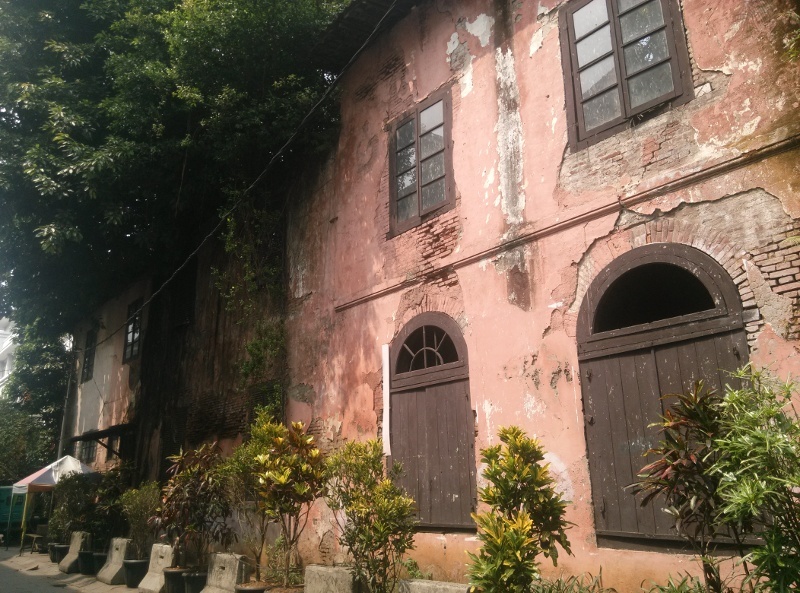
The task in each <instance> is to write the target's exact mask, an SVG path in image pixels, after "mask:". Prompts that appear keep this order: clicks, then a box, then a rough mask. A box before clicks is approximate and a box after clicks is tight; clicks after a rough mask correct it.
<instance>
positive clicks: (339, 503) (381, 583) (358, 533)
mask: <svg viewBox="0 0 800 593" xmlns="http://www.w3.org/2000/svg"><path fill="white" fill-rule="evenodd" d="M400 472H401V468H400V466H399V465H394V466H392V467H391V468H390V469H389V470H388V471H387V470H386V468H385V466H384V458H383V445H382V443H381V441H380V440H370V441H366V442H363V443H358V442H353V441H350V442H348V443H346V444H345V446H344V447H342V449H341V450H339V451H337V452H336V453H334V454H332V455H331V456H330V457H329V458H328V460H327V476H328V479H327V487H326V494H325V500H326V501H327V503H328V506H329V507H330V508H331V510H333V511H335V513H334V516H335V517H336V521H337V522H338V523H339V530H340V536H339V542H340V543H341V544H342V545H343V546H345V547H346V548H347V549H348V550H349V552H350V555H351V557H352V559H353V563H352V565H351V570H352V573H353V578H354V580H355V582H357V583H361V585H362V586H363V587H364V590H365V591H366V592H368V593H391V592H392V591H394V588H395V585H396V583H397V580H398V578H399V577H400V571H401V569H402V568H403V556H404V555H405V553H406V552H407V551H408V550H412V549H413V548H414V526H415V524H416V519H415V517H414V514H415V506H416V505H415V502H414V499H413V498H411V497H409V496H407V495H406V494H405V492H404V491H403V490H402V488H400V487H399V486H397V485H396V483H395V480H396V479H397V477H398V476H399V474H400ZM412 566H415V564H412Z"/></svg>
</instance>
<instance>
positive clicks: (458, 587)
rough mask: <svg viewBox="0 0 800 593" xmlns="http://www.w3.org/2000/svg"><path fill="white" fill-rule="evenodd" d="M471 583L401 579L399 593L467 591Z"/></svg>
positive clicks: (456, 592)
mask: <svg viewBox="0 0 800 593" xmlns="http://www.w3.org/2000/svg"><path fill="white" fill-rule="evenodd" d="M468 587H469V585H465V584H464V583H445V582H443V581H427V580H423V579H413V580H409V581H400V582H399V583H398V586H397V590H398V591H399V593H466V591H467V588H468Z"/></svg>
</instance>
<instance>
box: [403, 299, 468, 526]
mask: <svg viewBox="0 0 800 593" xmlns="http://www.w3.org/2000/svg"><path fill="white" fill-rule="evenodd" d="M390 352H391V358H390V361H391V363H390V364H391V401H390V424H391V428H390V431H389V432H390V438H391V450H392V461H396V462H400V463H402V465H403V476H402V478H401V484H402V486H404V487H405V489H406V490H407V491H408V493H409V494H410V495H411V496H413V497H414V499H415V500H416V501H417V506H418V509H419V516H418V519H419V522H420V526H421V527H423V528H436V529H440V528H441V529H460V528H461V529H463V528H474V522H473V521H472V518H471V517H470V513H472V512H474V510H475V507H476V504H477V498H476V496H477V495H476V483H475V471H476V469H475V420H474V417H473V413H472V406H471V404H470V397H469V364H468V361H467V346H466V343H465V342H464V338H463V336H462V334H461V330H460V328H459V327H458V324H457V323H456V322H455V321H454V320H453V319H452V318H451V317H449V316H447V315H445V314H443V313H433V312H429V313H422V314H420V315H418V316H417V317H415V318H414V319H412V320H411V321H409V322H408V324H407V325H406V326H405V327H404V328H403V329H402V330H401V331H400V333H399V334H398V335H397V336H396V337H395V339H394V340H392V345H391V350H390Z"/></svg>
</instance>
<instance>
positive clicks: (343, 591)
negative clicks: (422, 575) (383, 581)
mask: <svg viewBox="0 0 800 593" xmlns="http://www.w3.org/2000/svg"><path fill="white" fill-rule="evenodd" d="M305 585H306V587H305V593H358V587H356V586H354V583H353V576H352V575H351V574H350V570H349V569H348V568H346V567H344V566H322V565H319V564H311V565H309V566H307V567H306V574H305ZM468 587H469V585H465V584H464V583H445V582H443V581H427V580H422V579H413V580H408V581H400V582H399V583H398V584H397V591H398V593H466V591H467V588H468Z"/></svg>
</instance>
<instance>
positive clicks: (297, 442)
mask: <svg viewBox="0 0 800 593" xmlns="http://www.w3.org/2000/svg"><path fill="white" fill-rule="evenodd" d="M258 435H259V436H258V438H259V439H263V441H264V447H265V448H266V451H265V452H264V453H261V454H258V455H257V456H256V457H255V459H256V461H257V462H258V470H257V473H256V475H257V477H258V499H257V504H258V506H259V509H260V512H262V513H264V516H265V517H268V518H269V519H270V520H274V521H277V522H278V524H279V525H280V528H281V536H282V538H283V543H284V552H285V553H284V563H283V568H284V571H283V583H284V586H286V585H288V584H289V573H290V570H291V565H292V555H293V553H294V552H295V550H296V548H297V541H298V540H299V539H300V535H301V534H302V532H303V529H304V528H305V526H306V522H307V521H308V512H309V510H310V509H311V505H312V504H313V502H314V501H315V500H316V499H317V497H319V495H320V494H321V492H322V487H323V484H324V475H325V472H324V465H323V463H324V459H323V456H322V452H321V451H320V450H319V449H318V448H317V447H316V445H315V444H314V437H313V436H312V435H309V434H307V433H306V430H305V426H304V425H303V423H302V422H293V423H292V424H291V426H289V427H286V426H284V425H283V424H279V423H277V422H275V421H272V420H268V419H266V421H265V422H264V423H263V424H260V425H259V430H258Z"/></svg>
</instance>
